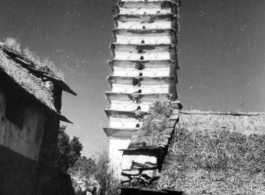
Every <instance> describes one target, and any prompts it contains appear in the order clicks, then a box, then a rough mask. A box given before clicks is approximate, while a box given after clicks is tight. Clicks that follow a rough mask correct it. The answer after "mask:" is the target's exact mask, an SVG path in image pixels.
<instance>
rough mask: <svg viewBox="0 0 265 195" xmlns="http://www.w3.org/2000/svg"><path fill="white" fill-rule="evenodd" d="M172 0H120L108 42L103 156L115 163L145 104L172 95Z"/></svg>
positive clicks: (175, 4)
mask: <svg viewBox="0 0 265 195" xmlns="http://www.w3.org/2000/svg"><path fill="white" fill-rule="evenodd" d="M178 7H179V1H178V0H167V1H161V0H120V1H119V2H118V4H117V5H116V7H115V9H114V10H113V11H114V21H115V29H114V30H113V35H114V39H115V42H114V43H112V44H111V50H112V52H113V60H111V61H110V62H109V63H110V66H111V68H112V70H113V75H111V76H109V77H108V80H109V82H110V84H111V86H112V90H111V91H108V92H106V95H107V97H108V99H109V101H110V103H111V107H110V109H107V110H105V112H106V114H107V116H108V118H109V120H110V124H109V127H108V128H104V131H105V132H106V134H107V136H108V137H109V139H110V145H109V155H110V158H111V159H112V161H113V163H114V164H115V165H117V166H120V163H121V158H122V152H121V151H119V150H120V149H126V148H127V147H128V144H129V143H130V139H131V137H132V134H133V132H135V131H137V129H139V128H140V127H141V124H142V117H143V116H144V115H145V113H146V112H147V111H148V109H149V105H150V104H151V103H154V102H155V101H157V100H160V101H161V100H170V101H174V100H176V99H177V90H176V84H177V82H178V79H177V69H178V62H177V50H178V49H177V40H178V38H177V37H178Z"/></svg>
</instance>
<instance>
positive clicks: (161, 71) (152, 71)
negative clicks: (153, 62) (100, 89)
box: [114, 67, 170, 77]
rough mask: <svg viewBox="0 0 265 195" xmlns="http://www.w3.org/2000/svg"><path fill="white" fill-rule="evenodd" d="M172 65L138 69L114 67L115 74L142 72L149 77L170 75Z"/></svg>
mask: <svg viewBox="0 0 265 195" xmlns="http://www.w3.org/2000/svg"><path fill="white" fill-rule="evenodd" d="M169 71H170V67H164V68H163V67H161V68H145V69H143V70H137V69H135V68H122V67H114V76H129V77H135V76H139V74H140V73H142V74H143V76H147V77H157V76H158V77H163V76H169Z"/></svg>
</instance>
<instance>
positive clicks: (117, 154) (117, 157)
mask: <svg viewBox="0 0 265 195" xmlns="http://www.w3.org/2000/svg"><path fill="white" fill-rule="evenodd" d="M129 144H130V140H122V139H113V138H110V140H109V157H110V159H111V162H112V164H113V166H114V169H116V172H117V173H118V175H120V173H121V163H122V152H121V151H119V150H120V149H127V148H128V146H129Z"/></svg>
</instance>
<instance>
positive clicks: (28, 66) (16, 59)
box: [0, 43, 76, 121]
mask: <svg viewBox="0 0 265 195" xmlns="http://www.w3.org/2000/svg"><path fill="white" fill-rule="evenodd" d="M0 71H2V72H3V73H5V74H7V75H8V76H10V77H11V78H12V79H13V80H14V81H15V82H16V83H17V84H19V85H20V86H21V87H22V88H23V89H24V90H25V91H26V92H28V93H29V94H31V95H33V96H34V97H35V98H36V99H37V100H38V101H40V102H41V103H43V104H44V105H45V106H47V107H48V108H49V109H50V110H52V111H54V112H56V113H58V114H59V113H60V111H59V110H57V109H56V108H55V104H54V94H53V92H52V91H51V90H50V89H49V88H48V87H47V86H45V82H44V81H43V78H48V80H51V81H53V83H55V84H56V85H57V86H60V87H61V88H62V90H65V91H68V92H69V93H72V94H75V93H74V92H73V91H72V90H71V89H70V88H69V87H68V86H67V85H66V84H65V83H64V82H63V80H62V79H61V78H58V77H56V76H54V75H53V74H51V72H50V70H49V69H48V70H45V69H38V68H37V66H36V65H35V64H34V63H33V62H30V60H27V59H25V56H23V55H22V54H19V53H17V52H15V51H12V50H9V49H8V48H6V47H5V45H4V44H2V43H1V44H0ZM75 95H76V94H75ZM61 119H62V120H66V121H67V119H66V118H65V117H63V116H62V117H61Z"/></svg>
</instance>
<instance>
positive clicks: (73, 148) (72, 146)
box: [55, 126, 83, 172]
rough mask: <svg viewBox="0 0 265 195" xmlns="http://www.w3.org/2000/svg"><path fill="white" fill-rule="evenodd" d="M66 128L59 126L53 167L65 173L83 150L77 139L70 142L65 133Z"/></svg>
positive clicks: (74, 138)
mask: <svg viewBox="0 0 265 195" xmlns="http://www.w3.org/2000/svg"><path fill="white" fill-rule="evenodd" d="M65 129H66V126H61V127H60V129H59V135H58V144H57V149H56V160H55V166H56V167H57V168H59V169H60V170H62V171H63V172H67V170H68V169H69V168H71V167H73V166H74V164H75V163H76V162H77V160H78V159H79V158H80V156H81V151H82V149H83V146H82V144H81V143H80V142H79V139H78V138H77V137H73V139H71V140H70V138H69V136H68V135H67V134H66V133H65Z"/></svg>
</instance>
